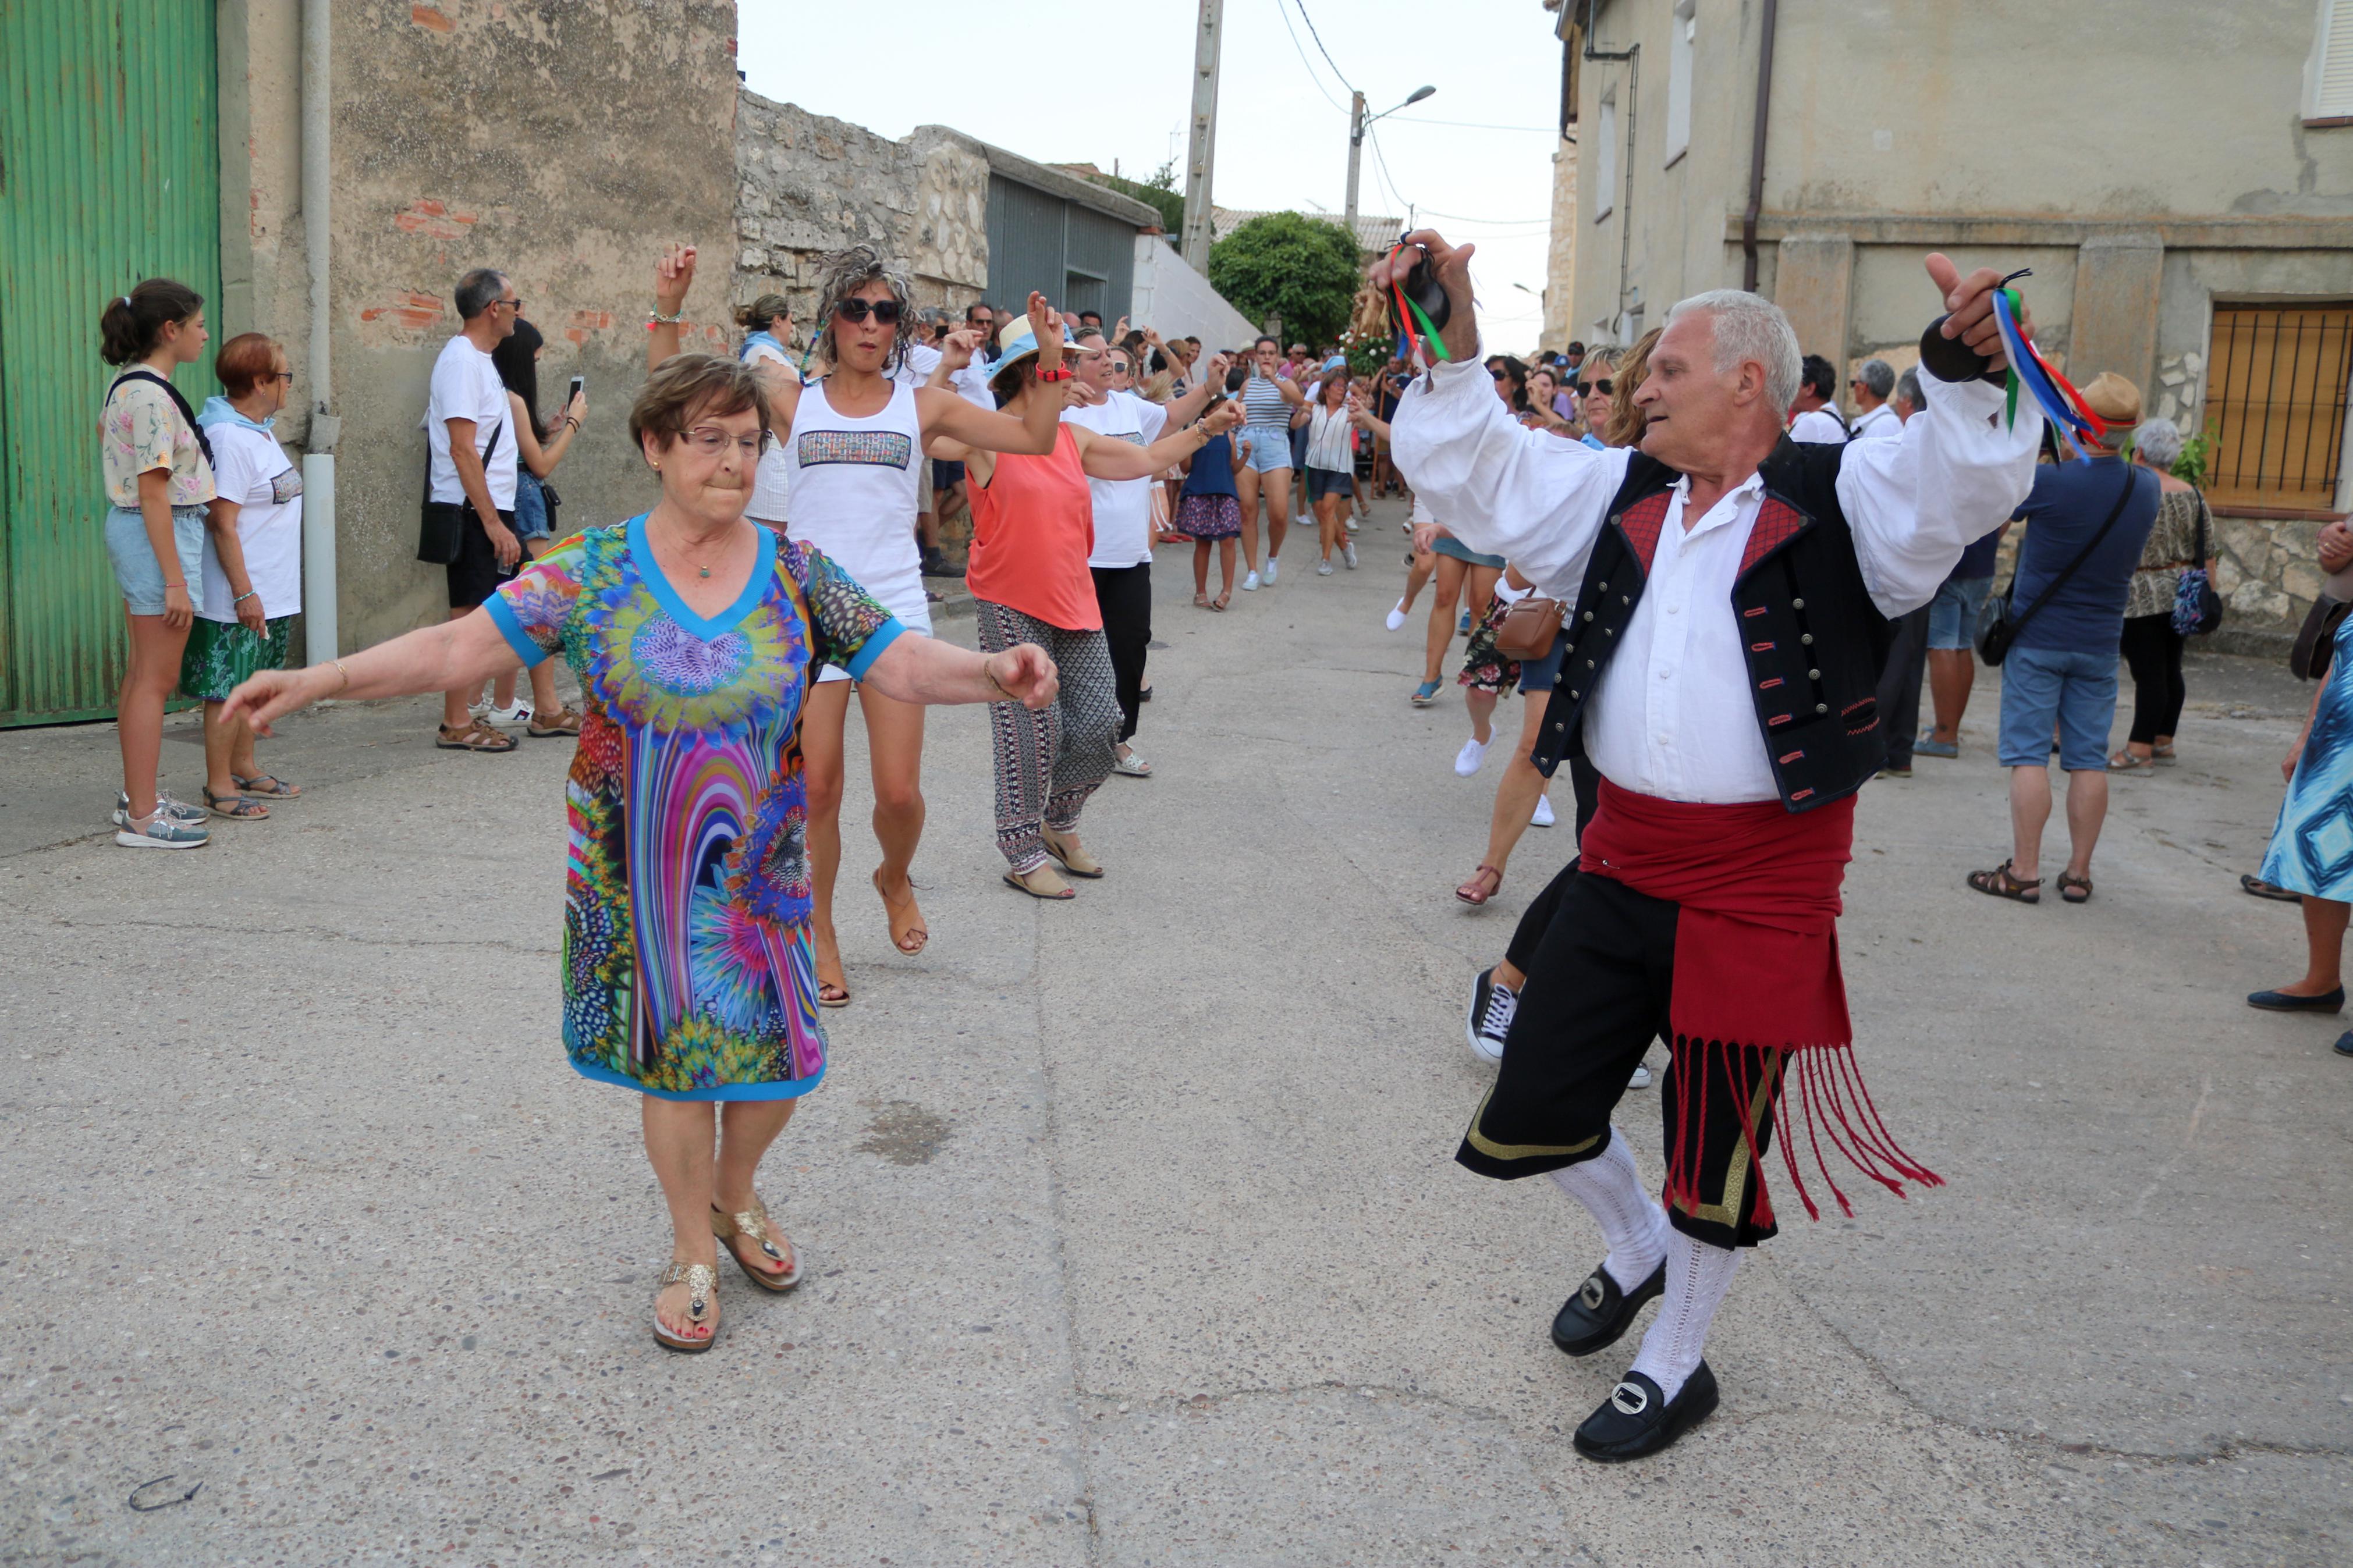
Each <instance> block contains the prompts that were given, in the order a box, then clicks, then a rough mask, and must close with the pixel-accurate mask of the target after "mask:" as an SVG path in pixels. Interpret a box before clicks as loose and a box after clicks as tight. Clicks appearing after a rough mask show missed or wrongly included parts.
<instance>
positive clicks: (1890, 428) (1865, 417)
mask: <svg viewBox="0 0 2353 1568" xmlns="http://www.w3.org/2000/svg"><path fill="white" fill-rule="evenodd" d="M1846 385H1847V390H1848V391H1849V392H1852V393H1853V394H1854V405H1855V407H1856V408H1857V409H1859V410H1860V411H1861V412H1859V413H1857V414H1856V415H1855V416H1854V425H1853V426H1852V429H1853V432H1854V437H1853V438H1854V439H1855V440H1858V441H1878V440H1887V439H1892V438H1893V437H1896V436H1900V435H1902V434H1903V432H1904V421H1903V419H1902V418H1901V417H1900V416H1898V415H1897V414H1896V412H1895V410H1894V409H1893V408H1890V407H1889V406H1888V405H1887V400H1888V398H1889V397H1890V396H1891V395H1894V391H1895V367H1894V365H1892V364H1889V363H1887V362H1886V361H1885V360H1883V359H1867V360H1865V361H1863V362H1862V364H1860V365H1858V366H1856V367H1855V372H1854V379H1853V380H1852V381H1850V382H1848V383H1847V384H1846Z"/></svg>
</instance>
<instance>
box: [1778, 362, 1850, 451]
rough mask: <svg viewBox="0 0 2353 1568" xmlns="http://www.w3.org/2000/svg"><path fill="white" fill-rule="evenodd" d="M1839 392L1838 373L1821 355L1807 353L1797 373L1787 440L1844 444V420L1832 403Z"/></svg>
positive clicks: (1835, 445)
mask: <svg viewBox="0 0 2353 1568" xmlns="http://www.w3.org/2000/svg"><path fill="white" fill-rule="evenodd" d="M1837 390H1838V372H1837V371H1835V370H1832V369H1831V362H1830V361H1828V360H1826V359H1824V358H1823V357H1822V356H1821V355H1820V354H1808V355H1807V356H1806V358H1805V362H1804V364H1803V366H1802V367H1801V368H1800V370H1799V374H1798V400H1797V401H1796V402H1795V403H1792V404H1791V405H1789V407H1790V409H1791V410H1792V411H1793V412H1794V413H1795V415H1796V417H1795V418H1793V419H1791V420H1790V421H1789V439H1790V440H1792V441H1811V442H1814V443H1816V444H1817V445H1820V446H1828V447H1842V446H1844V445H1845V444H1846V421H1845V420H1843V419H1841V418H1840V417H1839V411H1838V405H1837V404H1836V403H1833V402H1832V401H1831V397H1832V395H1834V394H1835V393H1836V392H1837Z"/></svg>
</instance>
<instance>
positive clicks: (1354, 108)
mask: <svg viewBox="0 0 2353 1568" xmlns="http://www.w3.org/2000/svg"><path fill="white" fill-rule="evenodd" d="M1437 90H1438V89H1436V88H1434V87H1418V88H1415V89H1413V91H1412V93H1411V94H1410V95H1409V96H1408V97H1407V99H1406V100H1405V103H1400V104H1397V105H1394V106H1392V107H1390V108H1388V109H1384V110H1381V111H1380V113H1378V114H1375V115H1370V116H1367V115H1366V113H1365V95H1364V94H1363V93H1361V92H1352V93H1350V94H1349V95H1348V212H1347V216H1346V218H1345V220H1344V222H1345V226H1346V227H1347V230H1348V237H1349V238H1351V239H1354V238H1355V237H1356V174H1357V170H1358V169H1359V168H1360V167H1361V166H1362V164H1363V163H1364V157H1365V128H1366V126H1368V125H1370V124H1371V123H1372V122H1373V121H1376V120H1382V119H1386V118H1387V117H1388V116H1389V115H1392V114H1395V113H1396V112H1397V111H1398V110H1400V109H1403V108H1404V107H1405V106H1406V104H1407V103H1419V102H1420V101H1421V100H1423V99H1425V98H1428V97H1429V96H1430V94H1431V93H1433V92H1436V91H1437Z"/></svg>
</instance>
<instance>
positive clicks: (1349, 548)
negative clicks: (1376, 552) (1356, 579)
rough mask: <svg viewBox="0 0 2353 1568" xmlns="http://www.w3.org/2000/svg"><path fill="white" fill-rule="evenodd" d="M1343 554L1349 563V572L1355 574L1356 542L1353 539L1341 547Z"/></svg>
mask: <svg viewBox="0 0 2353 1568" xmlns="http://www.w3.org/2000/svg"><path fill="white" fill-rule="evenodd" d="M1341 554H1342V555H1343V556H1344V557H1345V559H1346V561H1347V563H1348V570H1349V571H1351V572H1354V571H1355V570H1356V541H1355V540H1353V539H1352V540H1350V541H1348V542H1347V543H1346V544H1345V545H1344V546H1342V547H1341Z"/></svg>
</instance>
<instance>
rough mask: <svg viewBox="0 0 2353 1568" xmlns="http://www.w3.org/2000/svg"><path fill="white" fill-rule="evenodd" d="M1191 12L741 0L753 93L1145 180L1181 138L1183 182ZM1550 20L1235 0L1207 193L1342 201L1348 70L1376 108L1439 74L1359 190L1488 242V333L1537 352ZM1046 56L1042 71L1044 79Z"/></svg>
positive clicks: (1368, 162)
mask: <svg viewBox="0 0 2353 1568" xmlns="http://www.w3.org/2000/svg"><path fill="white" fill-rule="evenodd" d="M1302 5H1303V6H1304V8H1305V9H1304V16H1305V20H1303V19H1302V12H1301V10H1300V9H1299V7H1300V6H1302ZM737 16H738V17H739V22H738V52H739V59H738V63H739V64H740V65H741V66H742V67H743V69H744V78H745V80H746V83H747V85H749V86H750V87H751V89H752V90H754V92H757V93H760V94H762V95H763V96H765V97H767V98H774V99H781V100H785V101H786V102H789V103H797V104H798V105H800V106H801V107H802V108H804V109H807V110H813V111H815V112H817V113H819V114H829V115H833V116H836V117H838V118H839V119H842V120H848V121H853V122H855V123H857V124H860V125H863V126H865V127H866V128H868V129H869V130H871V131H875V132H880V133H881V134H882V135H885V136H891V137H900V136H904V135H906V134H907V133H908V132H910V131H913V129H914V128H915V127H916V126H918V125H924V124H939V125H948V126H953V127H955V129H956V130H959V131H962V132H966V133H968V134H970V135H973V136H977V137H979V138H980V139H981V140H982V141H984V142H995V143H997V145H998V146H1000V147H1005V148H1008V149H1010V150H1011V151H1013V152H1016V153H1021V154H1023V155H1024V156H1027V157H1030V158H1035V159H1037V160H1039V162H1041V163H1093V164H1095V165H1097V166H1098V167H1100V168H1103V169H1105V170H1108V169H1110V168H1111V167H1112V165H1113V161H1114V160H1116V161H1117V163H1118V165H1119V172H1120V173H1121V174H1126V175H1128V176H1130V177H1132V178H1142V177H1145V176H1147V175H1149V174H1151V173H1152V172H1153V171H1154V170H1155V169H1157V168H1158V167H1159V166H1160V165H1161V164H1162V163H1165V162H1166V161H1167V160H1168V159H1169V158H1170V157H1171V156H1174V157H1175V158H1176V166H1177V187H1178V189H1179V190H1180V191H1181V190H1182V189H1183V184H1184V180H1183V175H1184V164H1185V127H1186V121H1187V118H1188V117H1189V115H1190V113H1191V103H1192V99H1191V94H1192V67H1193V33H1194V22H1195V18H1196V16H1198V5H1197V0H1124V3H1119V4H1106V3H1105V0H987V3H982V4H975V3H974V0H892V3H891V4H890V5H886V6H871V7H858V6H841V7H830V6H818V5H811V4H809V3H808V0H741V3H740V5H738V7H737ZM976 18H977V19H979V25H976ZM1286 19H1287V20H1288V23H1289V26H1288V28H1286V26H1285V21H1286ZM1441 20H1442V22H1443V26H1433V23H1437V22H1440V21H1441ZM1308 21H1312V22H1313V23H1314V26H1315V27H1316V29H1317V30H1319V31H1320V32H1321V33H1322V35H1323V42H1324V47H1325V48H1328V49H1329V50H1330V51H1331V61H1330V63H1327V62H1326V61H1325V59H1324V56H1323V55H1322V54H1321V53H1320V52H1318V50H1317V47H1316V43H1315V40H1314V37H1310V36H1309V32H1308V27H1307V26H1306V23H1307V22H1308ZM837 28H839V29H843V30H841V31H839V32H838V31H837V30H836V29H837ZM1551 29H1552V16H1551V13H1549V12H1547V11H1546V10H1545V9H1544V8H1543V7H1542V6H1541V5H1539V4H1538V3H1537V0H1447V3H1445V4H1442V5H1431V4H1430V3H1429V0H1414V3H1410V4H1409V3H1407V0H1226V5H1225V34H1226V36H1225V55H1224V59H1223V61H1222V64H1221V66H1220V69H1219V91H1218V146H1217V164H1216V170H1215V188H1214V189H1213V191H1212V193H1211V194H1212V195H1213V197H1214V199H1215V200H1216V201H1217V203H1218V205H1220V206H1227V207H1244V208H1252V207H1271V208H1281V207H1294V208H1296V209H1298V210H1299V211H1301V212H1308V213H1312V212H1314V211H1315V210H1316V209H1317V208H1318V207H1319V206H1321V207H1324V208H1326V209H1328V210H1329V211H1330V212H1331V213H1332V214H1333V215H1334V216H1338V214H1339V212H1340V210H1341V207H1342V205H1343V203H1344V201H1345V195H1346V185H1347V174H1348V114H1347V104H1348V90H1347V88H1346V87H1344V86H1343V85H1342V82H1343V81H1344V80H1345V82H1347V83H1349V84H1352V85H1353V86H1355V87H1356V88H1359V89H1362V90H1363V91H1364V94H1365V97H1366V101H1367V103H1368V105H1369V107H1370V110H1371V111H1372V112H1376V113H1377V112H1378V111H1379V110H1384V109H1387V108H1388V107H1389V106H1391V105H1392V104H1395V103H1398V102H1400V101H1401V100H1403V99H1404V98H1405V96H1406V95H1407V94H1408V93H1409V92H1411V91H1412V90H1413V89H1415V88H1417V87H1420V86H1422V85H1424V84H1428V85H1430V86H1432V87H1435V88H1436V89H1438V91H1437V94H1436V95H1435V96H1434V97H1430V98H1427V99H1424V100H1422V101H1421V102H1419V103H1418V104H1415V105H1414V106H1413V107H1412V108H1411V109H1409V110H1403V111H1401V112H1399V113H1398V114H1395V115H1392V116H1390V117H1389V118H1388V119H1386V120H1384V121H1381V122H1380V123H1379V124H1378V125H1377V126H1375V127H1374V135H1373V139H1371V140H1368V141H1367V142H1366V148H1365V158H1364V174H1363V176H1362V181H1361V185H1360V190H1359V195H1358V205H1359V208H1360V210H1362V211H1363V212H1365V213H1367V214H1392V213H1393V214H1396V215H1397V216H1399V217H1403V216H1406V212H1407V205H1408V204H1409V203H1411V204H1415V205H1418V207H1419V212H1420V215H1421V217H1422V219H1423V221H1424V222H1425V223H1428V224H1430V226H1434V227H1436V228H1438V229H1439V230H1440V232H1441V233H1443V234H1445V235H1446V236H1447V237H1449V238H1450V239H1455V240H1458V241H1459V240H1461V239H1475V240H1477V241H1478V243H1479V254H1478V256H1477V258H1475V259H1474V260H1473V261H1472V277H1473V279H1475V281H1476V282H1477V283H1478V285H1479V297H1480V304H1481V307H1482V316H1483V319H1484V320H1485V321H1486V322H1487V324H1488V334H1489V337H1488V342H1489V346H1490V347H1491V348H1504V347H1508V348H1514V349H1526V348H1532V347H1534V346H1535V338H1536V335H1537V332H1538V331H1539V329H1540V328H1541V326H1542V324H1543V320H1544V312H1543V310H1542V308H1541V305H1540V301H1539V299H1538V294H1539V293H1540V291H1541V290H1542V289H1543V288H1544V286H1545V251H1546V231H1547V226H1548V224H1547V219H1548V216H1549V214H1550V212H1551V208H1552V151H1553V146H1554V140H1553V134H1552V130H1551V127H1552V126H1553V124H1554V122H1555V121H1556V117H1557V115H1558V113H1559V103H1560V45H1559V44H1558V43H1557V42H1556V41H1555V40H1554V38H1553V37H1552V30H1551ZM812 53H814V55H815V57H816V58H818V60H820V61H822V64H821V65H819V66H818V67H817V68H810V66H809V63H808V62H809V59H810V57H811V54H812ZM1041 59H1042V60H1046V61H1050V62H1051V66H1050V73H1051V78H1052V80H1051V84H1050V85H1045V86H1033V85H1032V83H1033V81H1034V80H1035V79H1037V78H1039V75H1040V74H1041V73H1040V70H1039V67H1038V66H1037V65H1036V64H1034V63H1033V62H1038V61H1039V60H1041ZM862 62H871V68H865V66H864V65H863V63H862ZM1335 67H1336V69H1335ZM1441 121H1475V122H1477V124H1476V125H1475V126H1473V125H1466V124H1461V123H1451V124H1450V123H1440V122H1441ZM1491 126H1507V127H1517V128H1518V129H1508V130H1495V129H1486V128H1485V127H1491ZM1376 148H1377V150H1378V155H1376V151H1375V150H1376ZM1514 284H1521V285H1525V287H1526V289H1529V290H1530V292H1526V293H1523V292H1522V291H1521V290H1520V289H1517V288H1514Z"/></svg>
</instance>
